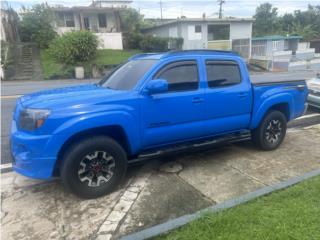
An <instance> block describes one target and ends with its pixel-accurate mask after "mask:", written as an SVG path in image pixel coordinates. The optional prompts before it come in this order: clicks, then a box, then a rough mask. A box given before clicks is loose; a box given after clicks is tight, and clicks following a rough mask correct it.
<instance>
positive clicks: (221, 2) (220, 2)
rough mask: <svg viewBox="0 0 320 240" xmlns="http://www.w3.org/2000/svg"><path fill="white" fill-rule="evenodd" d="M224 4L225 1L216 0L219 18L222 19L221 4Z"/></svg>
mask: <svg viewBox="0 0 320 240" xmlns="http://www.w3.org/2000/svg"><path fill="white" fill-rule="evenodd" d="M224 3H226V1H225V0H218V4H219V5H220V8H219V18H222V4H224Z"/></svg>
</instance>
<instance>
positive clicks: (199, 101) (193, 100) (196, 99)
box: [192, 97, 204, 103]
mask: <svg viewBox="0 0 320 240" xmlns="http://www.w3.org/2000/svg"><path fill="white" fill-rule="evenodd" d="M203 101H204V99H203V98H200V97H195V98H193V99H192V103H202V102H203Z"/></svg>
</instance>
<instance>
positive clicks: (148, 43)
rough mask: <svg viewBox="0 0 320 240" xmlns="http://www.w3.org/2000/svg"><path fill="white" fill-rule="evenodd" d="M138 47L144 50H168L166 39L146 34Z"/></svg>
mask: <svg viewBox="0 0 320 240" xmlns="http://www.w3.org/2000/svg"><path fill="white" fill-rule="evenodd" d="M140 49H141V50H142V51H144V52H164V51H168V39H166V38H159V37H153V36H150V35H146V36H144V37H143V39H142V41H141V42H140Z"/></svg>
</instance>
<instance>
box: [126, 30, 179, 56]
mask: <svg viewBox="0 0 320 240" xmlns="http://www.w3.org/2000/svg"><path fill="white" fill-rule="evenodd" d="M127 41H128V47H129V48H130V49H140V50H142V51H144V52H165V51H168V50H176V49H181V48H182V44H183V38H162V37H154V36H151V35H143V34H141V33H130V34H129V36H128V40H127Z"/></svg>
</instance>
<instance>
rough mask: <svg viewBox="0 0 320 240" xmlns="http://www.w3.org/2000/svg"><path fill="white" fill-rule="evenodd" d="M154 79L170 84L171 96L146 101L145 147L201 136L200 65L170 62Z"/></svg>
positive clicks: (191, 62) (144, 119)
mask: <svg viewBox="0 0 320 240" xmlns="http://www.w3.org/2000/svg"><path fill="white" fill-rule="evenodd" d="M152 79H165V80H167V81H168V92H166V93H160V94H154V95H151V96H150V95H147V96H144V97H143V100H142V105H141V106H142V109H141V112H142V114H141V119H142V123H141V124H142V144H143V147H144V148H150V147H155V146H159V145H162V144H168V143H174V142H179V141H184V140H187V139H191V138H196V137H199V136H201V135H202V134H203V125H202V120H203V118H204V99H203V97H204V96H203V89H200V88H199V82H200V79H199V71H198V64H197V61H195V60H192V61H179V62H171V63H169V64H166V65H165V66H164V67H162V68H161V69H160V70H159V71H158V72H157V73H156V74H155V75H154V76H153V77H152ZM152 79H151V80H150V81H152Z"/></svg>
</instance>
